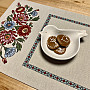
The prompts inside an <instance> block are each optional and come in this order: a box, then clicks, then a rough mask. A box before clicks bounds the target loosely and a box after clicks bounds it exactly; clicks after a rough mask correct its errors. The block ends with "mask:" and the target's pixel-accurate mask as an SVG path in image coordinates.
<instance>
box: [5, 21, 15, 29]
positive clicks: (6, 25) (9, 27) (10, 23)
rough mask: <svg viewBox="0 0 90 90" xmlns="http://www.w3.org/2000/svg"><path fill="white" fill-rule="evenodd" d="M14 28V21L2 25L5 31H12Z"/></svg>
mask: <svg viewBox="0 0 90 90" xmlns="http://www.w3.org/2000/svg"><path fill="white" fill-rule="evenodd" d="M14 26H15V22H14V21H7V22H5V24H4V27H5V29H12V28H14Z"/></svg>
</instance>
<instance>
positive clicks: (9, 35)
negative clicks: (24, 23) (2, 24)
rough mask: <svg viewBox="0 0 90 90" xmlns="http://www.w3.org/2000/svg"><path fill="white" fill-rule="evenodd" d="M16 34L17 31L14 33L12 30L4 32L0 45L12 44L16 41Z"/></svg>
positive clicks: (1, 35)
mask: <svg viewBox="0 0 90 90" xmlns="http://www.w3.org/2000/svg"><path fill="white" fill-rule="evenodd" d="M15 33H16V31H12V30H9V31H6V30H4V31H2V32H1V33H0V43H1V44H3V45H6V44H9V43H12V42H13V40H15V37H17V35H16V34H15Z"/></svg>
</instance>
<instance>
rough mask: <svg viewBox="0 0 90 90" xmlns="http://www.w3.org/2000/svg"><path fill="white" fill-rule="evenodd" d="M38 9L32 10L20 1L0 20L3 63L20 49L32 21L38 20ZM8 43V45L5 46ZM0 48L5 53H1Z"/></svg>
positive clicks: (29, 30)
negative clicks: (9, 13)
mask: <svg viewBox="0 0 90 90" xmlns="http://www.w3.org/2000/svg"><path fill="white" fill-rule="evenodd" d="M38 11H39V9H36V10H33V8H32V7H30V6H28V5H25V6H22V5H21V4H20V3H18V4H17V8H16V9H15V10H12V13H11V15H9V16H8V17H7V19H6V20H5V21H2V22H1V26H0V57H1V58H2V61H3V63H4V64H5V63H7V59H6V58H9V57H12V56H13V55H14V54H15V53H17V52H18V51H21V49H22V43H23V42H24V41H25V40H27V38H28V35H29V34H30V33H31V29H32V27H33V21H38V20H39V19H40V18H39V16H38ZM7 45H9V46H7ZM2 48H4V51H5V54H4V55H2Z"/></svg>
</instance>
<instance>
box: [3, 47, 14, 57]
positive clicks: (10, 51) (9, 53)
mask: <svg viewBox="0 0 90 90" xmlns="http://www.w3.org/2000/svg"><path fill="white" fill-rule="evenodd" d="M15 52H16V48H15V47H11V48H6V49H5V55H4V56H5V58H7V57H11V56H13V55H14V54H15Z"/></svg>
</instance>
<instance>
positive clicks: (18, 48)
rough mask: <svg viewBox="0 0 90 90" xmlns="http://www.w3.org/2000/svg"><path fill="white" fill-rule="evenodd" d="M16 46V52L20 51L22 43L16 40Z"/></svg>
mask: <svg viewBox="0 0 90 90" xmlns="http://www.w3.org/2000/svg"><path fill="white" fill-rule="evenodd" d="M16 48H17V52H18V51H21V48H22V45H21V44H20V43H19V42H17V44H16Z"/></svg>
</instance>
